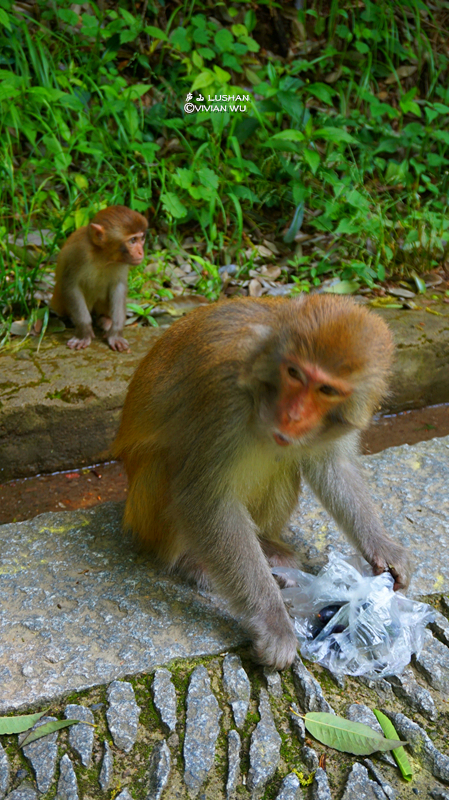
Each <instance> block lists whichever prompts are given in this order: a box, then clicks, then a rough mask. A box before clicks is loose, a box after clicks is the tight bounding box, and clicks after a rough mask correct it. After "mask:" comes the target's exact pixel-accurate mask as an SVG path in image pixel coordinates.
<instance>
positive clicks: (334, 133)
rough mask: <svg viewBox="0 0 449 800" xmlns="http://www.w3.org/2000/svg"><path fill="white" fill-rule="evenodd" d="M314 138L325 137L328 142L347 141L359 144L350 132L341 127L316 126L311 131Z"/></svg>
mask: <svg viewBox="0 0 449 800" xmlns="http://www.w3.org/2000/svg"><path fill="white" fill-rule="evenodd" d="M313 138H314V139H327V140H328V141H329V142H347V143H348V144H360V142H359V141H358V140H357V139H354V137H353V136H351V134H350V133H348V132H347V131H345V130H343V128H332V127H330V126H329V127H328V128H318V129H317V130H316V131H314V132H313Z"/></svg>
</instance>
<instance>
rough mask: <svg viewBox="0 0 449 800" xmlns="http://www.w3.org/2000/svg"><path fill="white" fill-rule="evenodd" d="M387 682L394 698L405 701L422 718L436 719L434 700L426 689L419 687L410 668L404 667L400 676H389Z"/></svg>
mask: <svg viewBox="0 0 449 800" xmlns="http://www.w3.org/2000/svg"><path fill="white" fill-rule="evenodd" d="M387 680H388V682H389V683H391V686H392V688H393V692H394V693H395V695H396V697H400V698H401V699H403V700H406V701H407V703H408V705H409V706H410V707H411V708H414V709H415V710H416V711H419V713H420V714H422V715H423V717H426V718H427V719H430V720H432V719H436V715H437V710H436V707H435V702H434V699H433V697H432V695H431V693H430V692H429V690H428V689H424V687H423V686H420V685H419V683H418V681H417V680H416V679H415V676H414V673H413V670H412V669H411V668H410V667H406V669H405V670H404V672H403V673H402V674H401V675H389V676H388V677H387Z"/></svg>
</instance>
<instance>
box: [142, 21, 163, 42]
mask: <svg viewBox="0 0 449 800" xmlns="http://www.w3.org/2000/svg"><path fill="white" fill-rule="evenodd" d="M143 32H144V33H147V34H148V36H153V37H154V38H155V39H160V40H161V41H162V42H166V41H167V39H168V37H167V34H166V33H164V31H161V29H160V28H155V27H154V26H153V25H147V26H146V27H145V28H144V29H143Z"/></svg>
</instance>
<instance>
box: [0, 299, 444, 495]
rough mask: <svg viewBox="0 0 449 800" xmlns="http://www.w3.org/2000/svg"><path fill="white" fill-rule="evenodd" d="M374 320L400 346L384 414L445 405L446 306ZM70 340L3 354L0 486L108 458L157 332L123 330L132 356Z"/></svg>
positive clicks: (61, 337)
mask: <svg viewBox="0 0 449 800" xmlns="http://www.w3.org/2000/svg"><path fill="white" fill-rule="evenodd" d="M433 310H434V311H435V310H437V308H436V307H435V308H433ZM379 313H380V314H381V316H383V317H384V319H385V320H386V321H387V322H388V323H389V324H390V326H391V329H392V331H393V334H394V338H395V341H396V347H397V350H396V362H395V365H394V372H393V378H392V387H393V391H392V393H391V395H390V398H389V399H388V402H387V404H386V405H385V410H388V411H390V412H397V411H402V410H405V409H411V408H421V407H423V406H426V405H432V404H437V403H445V402H449V369H448V365H449V306H448V305H445V304H443V303H441V304H439V305H438V310H437V314H432V313H426V312H425V310H424V309H420V310H418V311H404V310H397V309H381V310H380V311H379ZM70 335H71V334H70V332H69V331H65V332H64V333H62V334H52V335H49V336H46V337H45V338H44V340H43V342H42V344H41V345H40V347H39V348H38V343H37V340H36V339H33V338H31V337H29V338H28V339H27V340H26V342H25V343H24V345H22V346H20V348H19V343H18V340H17V339H15V340H14V341H13V343H12V345H11V346H9V347H8V348H5V349H3V350H2V351H1V352H0V482H4V481H7V480H11V479H12V478H19V477H25V476H28V475H36V474H38V473H41V472H54V471H56V470H63V469H73V468H75V467H80V466H83V465H84V464H95V463H98V462H101V461H105V460H108V458H110V446H111V442H112V441H113V439H114V437H115V434H116V431H117V427H118V422H119V417H120V412H121V408H122V406H123V401H124V398H125V394H126V390H127V386H128V383H129V381H130V378H131V376H132V374H133V372H134V370H135V368H136V367H137V365H138V363H139V361H140V360H141V359H142V357H143V356H144V355H145V353H146V352H147V351H148V349H149V347H150V345H151V343H152V342H154V337H155V336H157V335H158V332H157V331H155V330H154V329H153V328H142V327H139V328H130V329H127V331H126V336H127V339H128V340H129V342H130V345H131V352H130V353H114V352H112V350H110V349H109V348H108V347H107V345H106V343H105V342H104V341H103V340H101V339H95V340H94V341H93V342H92V344H91V345H90V347H88V348H87V349H86V350H82V351H77V352H73V351H72V350H69V349H68V348H67V347H66V341H67V340H68V338H69V337H70Z"/></svg>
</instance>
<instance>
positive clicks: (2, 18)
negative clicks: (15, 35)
mask: <svg viewBox="0 0 449 800" xmlns="http://www.w3.org/2000/svg"><path fill="white" fill-rule="evenodd" d="M0 25H3V27H4V28H6V30H8V31H10V30H12V27H11V20H10V19H9V16H8V14H7V13H6V11H4V10H3V8H0Z"/></svg>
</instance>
